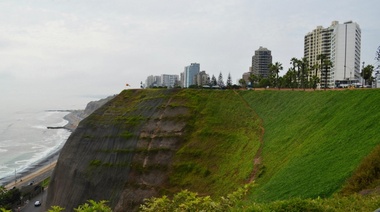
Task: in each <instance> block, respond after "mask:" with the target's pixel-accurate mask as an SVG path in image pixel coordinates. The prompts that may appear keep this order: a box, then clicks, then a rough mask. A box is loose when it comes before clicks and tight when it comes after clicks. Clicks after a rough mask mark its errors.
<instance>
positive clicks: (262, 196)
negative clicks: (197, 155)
mask: <svg viewBox="0 0 380 212" xmlns="http://www.w3.org/2000/svg"><path fill="white" fill-rule="evenodd" d="M240 93H241V95H242V96H243V97H244V98H245V99H246V100H247V101H248V102H249V104H250V105H251V107H252V108H254V110H255V111H256V112H257V113H258V115H259V116H260V117H261V118H262V119H263V121H264V123H265V124H264V127H265V136H264V143H265V144H264V148H263V167H264V170H263V172H264V173H263V174H262V175H261V177H260V178H259V179H257V181H256V182H257V184H258V185H257V187H256V189H255V190H254V191H253V192H252V193H250V195H249V196H250V199H253V200H256V201H260V202H268V201H275V200H284V199H288V198H293V197H300V198H317V197H330V196H331V195H333V194H334V193H336V192H338V191H340V189H341V188H342V186H343V184H344V183H345V181H346V180H347V179H348V178H349V177H350V176H351V175H352V173H353V172H354V170H355V168H356V167H358V165H359V164H360V162H361V161H362V159H363V158H364V157H365V156H366V155H368V154H369V153H370V152H371V151H372V150H373V148H374V147H376V146H377V145H378V144H379V143H380V142H379V140H378V138H377V136H376V135H377V128H378V120H379V119H380V113H379V112H377V110H376V109H375V107H376V102H377V101H379V100H380V93H378V91H377V90H345V91H326V92H323V91H319V92H303V91H297V92H293V91H282V92H275V91H262V92H254V93H253V92H240ZM372 181H374V180H372Z"/></svg>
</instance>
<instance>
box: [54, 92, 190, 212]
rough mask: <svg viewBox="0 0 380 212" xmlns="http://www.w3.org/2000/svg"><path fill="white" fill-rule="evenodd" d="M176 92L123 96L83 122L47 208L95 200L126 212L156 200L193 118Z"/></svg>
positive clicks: (60, 162) (64, 151) (64, 153)
mask: <svg viewBox="0 0 380 212" xmlns="http://www.w3.org/2000/svg"><path fill="white" fill-rule="evenodd" d="M176 92H177V91H176V90H160V91H156V92H143V91H141V90H128V91H124V92H122V93H121V94H120V95H118V96H116V97H114V98H113V99H112V100H110V101H108V102H107V103H105V104H104V105H103V106H102V107H101V108H99V109H98V110H95V111H94V112H93V113H92V114H91V115H90V116H89V117H88V118H86V119H84V120H83V121H81V122H80V123H79V126H78V127H77V128H76V130H75V131H74V132H73V133H72V135H71V136H70V137H69V139H68V140H67V142H66V144H65V146H64V147H63V149H62V151H61V153H60V157H59V159H58V162H57V166H56V168H55V170H54V173H53V176H52V178H51V183H50V186H49V190H48V197H47V207H50V206H51V205H59V206H61V207H64V208H67V209H71V208H74V207H77V206H78V205H79V204H83V203H84V202H86V201H87V200H89V199H93V200H108V201H109V204H110V205H111V207H112V208H114V211H125V210H134V209H136V208H137V207H138V205H139V204H141V203H142V201H143V199H144V198H147V197H151V196H157V195H158V194H159V193H160V191H161V190H162V189H163V188H164V187H165V184H166V183H167V180H168V170H169V169H170V163H171V158H172V156H173V154H174V153H175V151H176V150H177V149H178V147H179V145H180V143H181V141H182V140H183V139H182V135H183V134H184V133H185V128H186V123H187V122H186V119H187V117H189V116H190V114H191V113H190V110H189V108H186V107H182V106H180V104H177V106H173V103H178V101H179V100H178V99H176V98H175V95H173V93H176ZM170 105H171V106H170Z"/></svg>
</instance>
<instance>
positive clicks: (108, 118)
mask: <svg viewBox="0 0 380 212" xmlns="http://www.w3.org/2000/svg"><path fill="white" fill-rule="evenodd" d="M169 100H170V101H169ZM112 101H113V102H112V104H110V106H108V107H102V108H101V109H100V110H99V111H98V114H97V112H95V114H93V115H92V116H91V119H88V120H85V121H86V122H89V126H93V125H94V126H95V128H96V127H99V126H102V125H106V126H107V125H109V126H114V125H122V126H124V128H122V130H120V131H119V134H118V135H119V137H120V136H121V137H122V138H123V139H125V140H126V141H128V140H131V139H147V138H137V136H134V135H135V134H136V135H137V133H136V132H138V130H139V127H141V126H142V125H143V124H144V123H146V122H147V121H159V120H160V121H163V120H164V119H161V118H159V117H156V116H154V117H153V116H152V114H153V113H154V112H155V110H156V111H157V110H163V109H165V108H166V109H168V111H169V110H172V109H176V108H181V109H184V110H187V111H188V113H186V114H180V115H178V116H172V117H166V118H165V119H166V120H165V121H171V122H173V123H175V122H177V121H178V122H179V123H182V122H186V126H185V131H184V132H183V135H182V136H180V137H176V136H177V135H165V136H171V137H173V140H175V139H178V140H177V141H178V143H180V144H181V145H180V147H179V149H178V151H177V152H176V153H175V155H174V159H173V161H172V164H171V165H170V166H168V167H166V166H165V167H146V168H144V167H142V166H141V165H140V166H139V165H136V164H132V165H131V164H127V163H122V162H121V163H115V164H109V163H104V162H102V161H97V160H93V161H90V167H91V168H92V169H96V168H99V169H104V168H110V167H113V166H115V167H124V166H125V167H127V166H128V167H131V169H135V170H137V171H139V172H146V171H149V170H152V169H159V170H165V171H168V172H169V182H168V183H167V184H165V185H163V188H162V190H163V192H161V193H165V194H172V193H175V192H178V191H179V190H181V189H188V190H190V191H194V192H198V193H199V194H200V195H203V196H204V195H211V196H213V197H220V196H223V195H226V194H228V193H230V192H232V191H234V190H235V189H236V188H238V187H240V186H241V185H243V184H245V183H247V181H248V180H249V178H250V177H251V174H252V171H253V160H254V157H255V154H256V152H257V150H258V149H259V146H260V139H261V138H260V136H261V128H262V127H264V129H265V134H264V137H263V141H264V146H263V151H262V159H263V160H262V164H261V166H262V168H261V170H260V171H261V172H260V175H259V178H258V179H256V181H255V183H256V186H255V187H254V189H253V190H252V191H251V192H250V193H249V195H248V198H247V200H246V202H245V203H244V204H243V205H244V207H248V208H249V207H254V205H255V204H257V205H260V204H267V203H268V204H270V205H272V206H270V207H274V208H276V207H282V206H283V205H282V204H285V206H286V205H288V204H289V205H297V204H299V203H300V204H301V206H302V204H305V205H308V204H311V206H310V207H314V206H313V204H314V203H315V201H317V206H316V207H320V206H321V204H322V206H321V207H322V208H323V207H324V206H323V204H326V205H328V207H332V208H334V207H338V205H339V202H344V204H346V205H349V202H350V200H349V199H350V198H351V197H333V198H331V197H332V196H334V194H336V193H339V192H340V191H341V190H342V189H343V187H344V188H346V190H347V188H349V189H350V191H349V192H351V193H352V192H357V191H360V190H361V189H363V188H373V187H376V186H377V185H378V184H379V183H380V182H379V181H380V180H379V178H380V171H379V170H380V164H379V165H378V162H377V161H378V155H379V153H378V152H380V150H378V151H375V152H373V151H374V148H375V147H376V146H378V145H379V144H380V140H379V139H378V129H379V127H380V126H379V125H380V124H379V123H380V122H379V120H380V111H379V110H378V109H377V104H378V103H379V102H380V92H379V91H378V90H374V89H369V90H364V89H363V90H345V91H312V92H310V91H278V90H272V91H269V90H266V91H236V92H235V91H232V90H193V89H180V90H176V89H173V90H168V89H153V90H126V91H123V92H122V93H121V94H120V95H118V96H117V97H115V98H114V99H113V100H112ZM152 105H155V107H152ZM157 105H158V106H157ZM102 110H103V111H102ZM104 111H107V112H104ZM99 121H101V124H95V123H97V122H99ZM94 130H97V129H94ZM83 139H86V140H96V139H95V138H93V137H91V136H83ZM100 140H101V139H100ZM102 151H103V152H104V154H106V153H115V152H117V153H126V154H129V153H131V154H132V153H138V152H141V151H142V152H144V150H140V149H133V150H132V149H104V150H102ZM157 151H164V150H162V149H156V150H154V149H151V150H150V152H151V153H154V152H157ZM371 152H373V153H372V154H371V155H370V156H368V155H369V154H370V153H371ZM366 156H368V159H367V160H363V159H364V158H366ZM360 164H362V165H361V167H362V168H360V167H359V165H360ZM358 167H359V168H358ZM374 167H377V168H376V169H375V170H374V171H372V172H369V171H368V170H371V169H373V168H374ZM355 176H356V178H355ZM350 177H353V178H351V179H352V180H348V179H350ZM358 179H359V180H363V179H364V180H365V181H366V182H365V183H364V184H358V183H356V182H357V181H358ZM355 183H356V185H355ZM343 190H344V191H346V190H345V189H343ZM319 197H321V198H322V199H323V200H320V199H319ZM344 198H346V199H344ZM352 198H354V199H355V198H356V199H357V198H358V197H352ZM332 199H333V200H332ZM330 201H331V202H330ZM352 201H353V202H355V201H354V200H352ZM357 201H362V200H357ZM363 201H364V200H363ZM365 201H367V200H365ZM369 202H371V201H369ZM334 204H336V205H334ZM342 204H343V203H342ZM368 204H373V202H371V203H368ZM278 205H280V206H278ZM331 205H332V206H331ZM285 206H284V207H285ZM263 207H264V206H263ZM265 207H267V206H265ZM268 207H269V206H268ZM286 207H287V206H286ZM371 207H372V206H371ZM271 210H272V209H271ZM338 211H339V210H338Z"/></svg>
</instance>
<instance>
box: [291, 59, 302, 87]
mask: <svg viewBox="0 0 380 212" xmlns="http://www.w3.org/2000/svg"><path fill="white" fill-rule="evenodd" d="M290 64H292V65H293V67H292V71H293V74H292V76H293V77H294V78H295V79H294V82H293V83H294V85H296V87H297V88H298V87H299V81H300V78H301V71H300V65H301V60H299V59H297V58H295V57H293V58H292V59H290Z"/></svg>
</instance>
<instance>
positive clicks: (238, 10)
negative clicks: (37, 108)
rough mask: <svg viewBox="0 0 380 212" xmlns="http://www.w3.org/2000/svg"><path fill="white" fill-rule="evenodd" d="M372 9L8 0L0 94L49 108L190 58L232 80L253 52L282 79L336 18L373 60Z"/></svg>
mask: <svg viewBox="0 0 380 212" xmlns="http://www.w3.org/2000/svg"><path fill="white" fill-rule="evenodd" d="M379 7H380V2H377V1H376V2H357V1H353V0H349V1H346V2H345V4H344V5H342V3H341V2H331V1H315V2H314V1H301V0H289V1H280V2H279V1H274V0H269V1H268V0H266V1H263V0H258V1H244V0H237V1H231V0H219V1H216V0H211V1H206V2H205V1H198V0H195V1H187V0H185V1H181V2H178V1H173V0H163V1H160V2H154V1H149V0H144V1H138V2H134V1H121V0H110V1H100V0H92V1H89V0H83V1H66V0H59V1H50V0H39V1H25V0H20V1H17V2H15V1H11V0H5V1H2V2H1V3H0V12H1V14H2V17H3V18H2V19H1V20H0V26H1V32H2V33H1V36H0V54H1V55H2V62H1V64H0V90H1V91H2V97H3V98H4V99H5V102H7V106H6V107H9V108H11V107H12V106H13V105H15V104H16V102H17V101H19V98H17V97H19V96H23V97H25V98H30V100H32V99H33V98H35V97H38V98H39V100H40V101H41V102H47V100H49V102H51V103H54V101H52V99H54V98H61V99H62V98H67V97H70V96H93V97H105V96H108V95H112V94H116V93H119V92H120V91H121V90H123V89H126V88H128V89H129V88H140V82H141V81H144V80H145V79H146V77H147V76H148V75H159V74H161V73H166V74H178V73H180V72H182V71H183V67H184V66H185V65H186V64H190V63H192V62H194V61H196V62H197V63H200V64H202V68H201V70H206V71H207V72H208V73H209V74H210V75H212V74H214V75H218V74H219V73H220V72H222V73H223V74H224V77H226V76H227V74H228V73H230V74H231V76H232V78H233V82H236V80H237V79H238V78H241V76H242V74H243V73H244V72H248V70H249V66H251V57H252V55H253V54H254V51H255V50H256V49H257V48H259V47H260V46H265V47H266V48H268V49H270V50H271V51H272V56H273V62H280V63H282V64H283V67H284V69H283V71H281V74H283V73H285V72H286V71H287V70H288V68H289V67H291V65H290V59H291V58H292V57H296V58H301V57H303V44H304V40H303V38H304V36H305V33H307V32H310V31H311V30H313V29H315V27H316V26H319V25H322V26H328V25H329V24H330V23H331V21H333V20H337V21H339V22H341V23H343V22H347V21H350V20H352V21H354V22H356V23H358V24H359V25H360V27H361V31H362V39H361V40H362V43H361V46H362V48H361V62H363V61H365V62H366V64H374V63H375V60H374V58H375V53H376V50H377V47H378V46H379V45H380V42H379V40H378V37H379V35H380V26H379V25H378V24H376V20H377V18H378V10H377V8H379ZM126 84H129V85H130V87H126V86H125V85H126ZM34 102H36V101H34ZM57 104H58V103H57Z"/></svg>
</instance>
